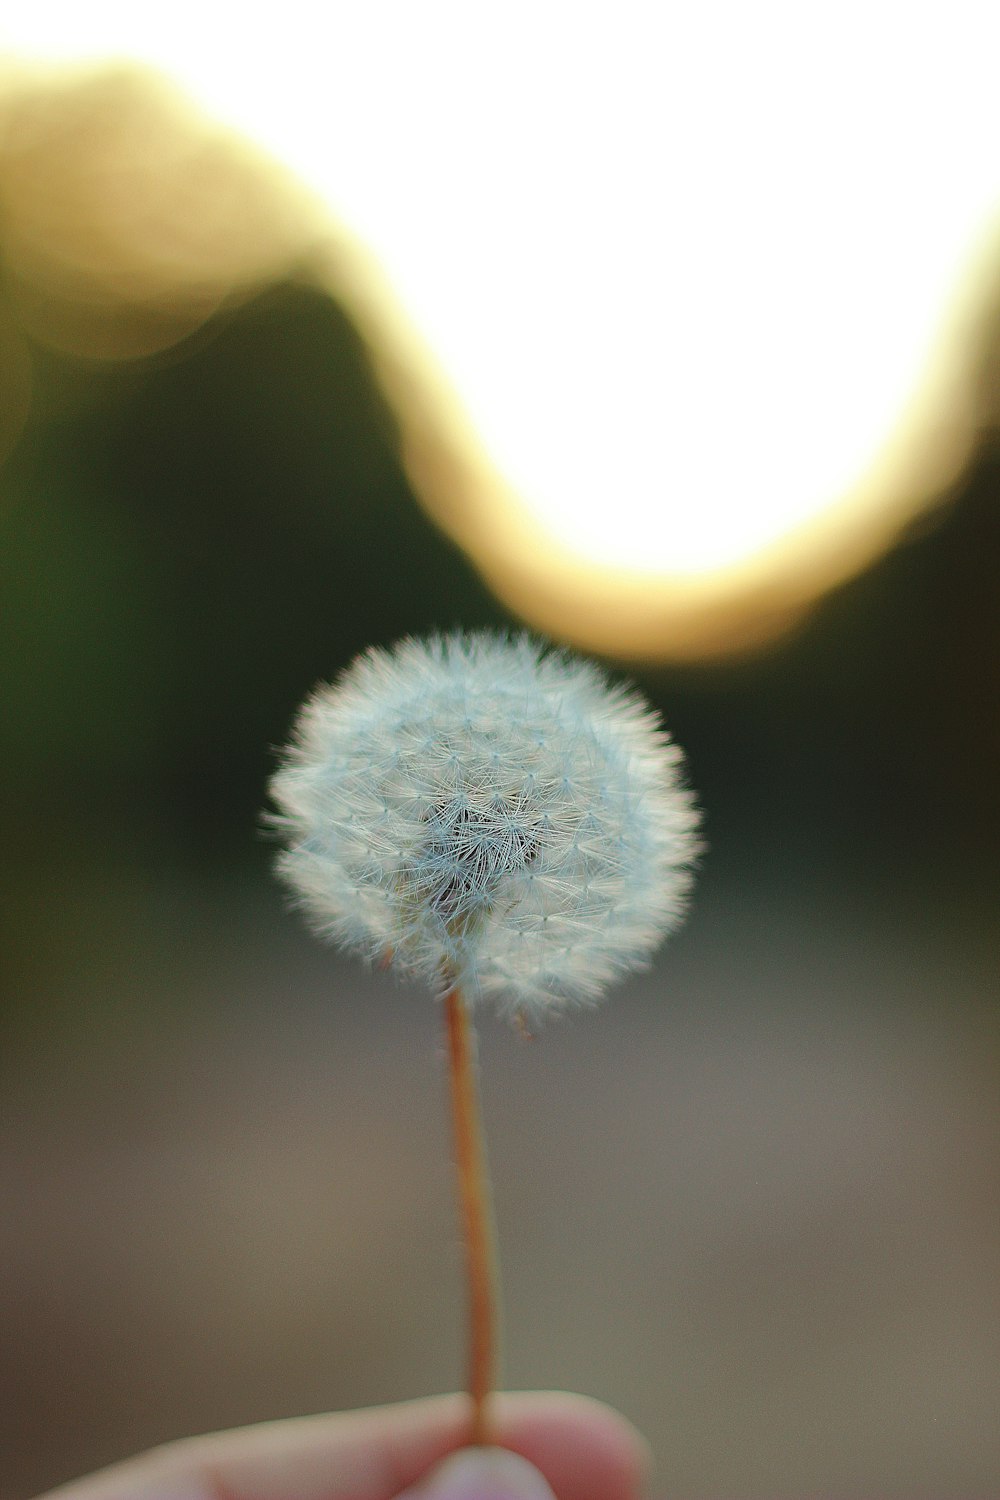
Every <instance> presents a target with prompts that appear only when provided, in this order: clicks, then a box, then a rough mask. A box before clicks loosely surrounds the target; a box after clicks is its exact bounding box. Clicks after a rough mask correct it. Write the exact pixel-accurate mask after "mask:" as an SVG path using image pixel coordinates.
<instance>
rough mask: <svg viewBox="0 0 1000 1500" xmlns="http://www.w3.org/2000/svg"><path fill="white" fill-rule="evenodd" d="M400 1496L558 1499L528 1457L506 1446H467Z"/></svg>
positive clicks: (414, 1499) (420, 1499) (408, 1499)
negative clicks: (512, 1451)
mask: <svg viewBox="0 0 1000 1500" xmlns="http://www.w3.org/2000/svg"><path fill="white" fill-rule="evenodd" d="M397 1500H555V1495H554V1494H553V1493H552V1490H551V1489H550V1488H549V1486H548V1483H547V1482H546V1480H545V1479H544V1478H543V1476H542V1475H541V1474H540V1473H539V1472H538V1470H537V1469H536V1468H535V1467H534V1465H533V1464H529V1463H528V1461H527V1459H524V1458H520V1457H519V1456H518V1455H517V1454H516V1453H510V1452H508V1450H507V1449H506V1448H463V1449H462V1450H461V1451H460V1452H458V1453H453V1454H452V1455H451V1457H450V1458H446V1459H445V1461H444V1463H442V1464H438V1466H437V1467H436V1468H435V1469H432V1470H431V1472H430V1473H429V1474H427V1475H425V1476H424V1478H423V1479H422V1480H421V1481H420V1483H419V1484H416V1485H414V1486H413V1488H412V1489H409V1490H404V1491H403V1493H402V1494H401V1495H399V1496H397Z"/></svg>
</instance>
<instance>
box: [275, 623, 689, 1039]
mask: <svg viewBox="0 0 1000 1500" xmlns="http://www.w3.org/2000/svg"><path fill="white" fill-rule="evenodd" d="M271 794H272V797H273V799H274V801H275V803H276V804H277V806H278V808H279V809H280V814H279V816H278V817H277V818H276V819H275V820H274V821H275V823H276V825H277V826H278V828H279V829H280V830H281V832H282V834H283V836H284V838H285V841H286V844H287V847H286V849H285V852H284V853H283V854H282V855H281V857H280V860H279V869H280V872H281V874H282V876H283V877H284V879H285V880H286V881H287V882H288V884H289V885H290V886H291V888H292V890H293V892H294V894H295V897H296V900H297V901H298V903H299V904H300V905H301V906H302V907H303V908H304V909H305V911H306V912H307V913H308V915H309V917H310V919H311V921H312V922H313V924H314V925H315V927H316V928H317V929H318V930H319V931H320V932H321V933H323V934H324V935H325V936H328V937H330V938H332V939H333V940H335V941H336V942H338V943H341V944H343V945H344V946H346V947H348V948H350V949H353V950H354V951H356V952H360V953H362V954H364V955H366V956H367V957H369V958H370V959H373V960H376V961H382V962H391V964H392V966H393V967H394V968H395V969H396V970H397V971H398V972H399V973H401V974H402V975H404V976H406V977H409V978H416V979H422V980H424V981H426V982H428V983H429V984H430V985H432V986H433V987H435V988H440V987H442V986H445V985H448V984H451V983H457V984H458V985H459V986H460V987H461V988H462V990H463V991H464V993H465V994H466V996H467V997H468V998H469V999H470V1000H476V999H478V998H480V997H489V998H491V999H493V1000H495V1001H496V1003H497V1004H498V1006H499V1007H500V1008H501V1009H506V1010H511V1011H515V1010H525V1011H528V1012H529V1013H532V1014H537V1013H538V1012H539V1011H542V1010H549V1009H551V1008H553V1007H560V1006H564V1005H566V1004H568V1003H571V1002H580V1001H583V1002H588V1001H593V1000H596V999H597V998H598V997H599V996H600V994H601V993H602V991H603V990H604V989H605V988H606V987H607V985H608V984H609V983H611V982H612V981H613V980H615V979H617V978H618V977H619V976H621V975H622V974H624V973H626V972H627V971H628V970H630V969H633V968H637V967H641V966H642V965H643V964H644V963H645V962H647V961H648V959H649V957H650V955H651V954H652V952H653V951H654V949H655V948H656V947H657V946H658V945H659V943H660V942H661V940H662V939H663V938H664V937H665V935H666V934H667V933H668V932H669V931H670V930H671V928H673V927H674V926H676V925H677V923H678V922H679V921H680V919H681V917H682V915H683V911H684V905H685V899H686V896H687V892H688V888H689V885H690V880H691V864H692V860H693V858H694V856H695V854H696V852H697V847H698V843H697V837H696V832H695V830H696V828H697V824H698V814H697V812H696V810H695V807H694V803H693V800H692V797H691V795H690V793H689V792H688V791H687V790H686V789H685V787H684V785H683V783H682V780H681V756H680V752H679V751H678V749H677V748H676V746H675V745H673V744H672V743H671V741H670V739H669V737H668V736H667V734H666V732H665V731H664V730H663V728H662V727H661V726H660V724H659V721H658V719H657V717H656V715H655V714H654V713H653V711H652V710H651V709H650V708H649V706H648V705H647V704H646V703H644V702H643V700H642V699H641V698H640V697H639V695H638V694H637V693H636V692H635V691H634V690H632V689H629V688H626V687H622V686H615V685H612V684H610V683H609V682H608V681H607V680H606V679H605V677H604V675H603V674H602V673H601V672H600V671H599V670H598V668H596V667H595V666H593V665H592V664H591V663H589V662H586V661H581V660H579V659H576V658H574V657H571V656H569V655H567V654H565V653H563V652H560V651H555V650H550V649H547V648H546V647H544V646H543V645H541V644H539V643H538V642H536V641H534V640H532V639H531V638H530V637H528V636H519V637H515V638H513V639H511V638H509V637H507V636H503V635H495V634H488V633H477V634H468V635H463V634H459V635H450V636H435V637H432V638H431V639H429V640H426V641H424V640H405V641H402V642H401V643H400V644H398V645H397V646H395V647H394V648H393V649H392V650H389V651H384V650H380V649H375V650H371V651H368V652H366V653H365V654H364V655H363V656H361V657H359V658H358V659H357V660H356V661H355V662H354V663H353V664H352V665H351V666H350V667H349V668H348V669H347V670H346V671H345V672H344V674H343V675H342V676H341V677H340V679H339V680H338V681H337V682H336V683H334V685H333V686H332V687H321V688H320V689H318V691H317V692H315V693H314V694H313V696H312V697H311V698H310V699H309V700H308V701H307V702H306V704H305V706H304V708H303V709H302V712H301V715H300V717H299V721H298V724H297V726H296V730H295V735H294V738H293V741H292V744H291V745H290V746H289V748H288V749H287V751H286V752H285V754H284V757H283V762H282V766H281V769H280V770H279V771H278V773H277V775H276V776H275V777H274V779H273V781H272V783H271Z"/></svg>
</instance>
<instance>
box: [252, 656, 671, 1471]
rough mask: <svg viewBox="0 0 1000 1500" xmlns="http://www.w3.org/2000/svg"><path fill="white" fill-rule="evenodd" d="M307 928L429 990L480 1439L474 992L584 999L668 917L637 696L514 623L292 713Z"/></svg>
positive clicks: (291, 752) (286, 761) (664, 850)
mask: <svg viewBox="0 0 1000 1500" xmlns="http://www.w3.org/2000/svg"><path fill="white" fill-rule="evenodd" d="M271 793H272V796H273V799H274V801H275V803H276V804H277V807H278V808H279V809H280V812H279V815H278V817H277V818H276V819H275V820H274V821H275V823H276V825H277V827H278V828H279V829H280V831H281V833H282V835H283V837H284V840H285V844H286V847H285V850H284V852H283V853H282V855H281V857H280V860H279V869H280V872H281V874H282V876H283V878H284V879H285V880H286V881H287V883H288V884H289V885H290V887H291V889H292V891H293V893H294V896H295V899H296V900H297V902H298V903H299V904H300V905H301V906H302V908H303V909H304V910H305V912H306V913H307V915H308V917H309V919H310V921H311V922H312V923H313V925H314V926H315V927H316V928H317V930H318V931H319V932H320V933H321V934H323V935H324V936H326V937H329V938H331V939H333V940H334V941H336V942H338V943H340V944H342V945H343V946H345V947H347V948H349V949H351V950H353V951H355V952H358V953H360V954H362V955H363V956H365V957H367V958H368V959H369V960H372V961H375V962H378V963H380V964H384V965H387V966H388V965H391V966H392V968H393V969H394V970H395V971H397V972H398V973H399V974H400V975H401V976H403V977H406V978H410V979H419V980H422V981H424V982H425V983H426V984H427V985H429V986H430V987H431V988H432V989H434V990H435V991H437V992H438V993H439V994H440V995H441V996H442V998H443V999H444V1001H445V1008H446V1015H447V1022H448V1035H449V1055H450V1062H451V1081H452V1105H453V1116H454V1126H455V1138H456V1147H457V1155H458V1165H459V1179H460V1193H461V1201H462V1209H463V1217H464V1227H465V1235H466V1244H467V1257H468V1268H469V1276H470V1296H471V1364H470V1382H469V1384H470V1391H471V1393H472V1397H473V1408H474V1410H473V1441H476V1442H480V1441H484V1440H485V1436H484V1435H485V1433H486V1432H487V1430H488V1429H487V1423H486V1417H485V1404H486V1399H487V1396H488V1393H489V1390H490V1388H491V1376H492V1369H491V1367H492V1364H493V1359H494V1348H493V1346H494V1339H495V1334H494V1326H495V1311H494V1304H495V1291H494V1281H495V1275H494V1271H493V1266H492V1239H491V1234H490V1212H489V1206H488V1192H487V1186H486V1175H485V1167H484V1163H483V1155H482V1146H481V1138H480V1129H479V1115H478V1104H477V1101H476V1095H475V1077H474V1066H473V1055H474V1046H473V1041H472V1037H471V1033H470V1025H469V1016H468V1009H467V1007H468V1005H471V1004H475V1003H476V1002H479V1001H481V1000H488V1001H491V1002H492V1003H493V1004H494V1005H496V1006H497V1007H498V1008H499V1009H500V1010H501V1011H507V1012H510V1013H513V1014H515V1015H517V1016H519V1017H523V1016H525V1015H527V1016H529V1017H537V1016H539V1015H540V1014H542V1013H544V1012H547V1011H552V1010H559V1009H563V1008H565V1007H567V1006H570V1005H572V1004H574V1003H576V1004H579V1003H585V1004H586V1003H592V1002H594V1001H596V1000H597V999H598V998H599V997H600V996H601V994H602V993H603V992H604V991H605V990H606V988H607V987H608V985H609V984H611V983H612V982H614V981H615V980H617V979H619V978H620V977H621V976H623V975H624V974H626V973H627V972H629V971H630V970H632V969H635V968H637V967H640V966H642V965H643V964H645V963H647V962H648V961H649V959H650V957H651V955H652V953H653V952H654V951H655V949H656V948H657V946H658V945H659V943H660V942H661V941H662V939H663V938H664V937H665V936H666V934H667V933H668V932H669V931H670V930H671V929H672V928H673V927H675V926H676V925H677V923H678V922H679V921H680V919H681V917H682V916H683V913H684V909H685V902H686V898H687V894H688V889H689V886H690V881H691V866H692V861H693V858H694V856H695V854H696V852H697V847H698V844H697V834H696V829H697V823H698V815H697V812H696V810H695V807H694V802H693V799H692V797H691V794H690V793H689V792H688V790H687V789H686V787H685V785H684V782H683V779H682V768H681V756H680V752H679V751H678V750H677V748H676V746H675V745H674V744H673V743H672V742H671V740H670V738H669V736H668V735H667V734H666V732H665V730H664V729H663V728H662V726H661V725H660V723H659V720H658V718H657V717H656V715H655V714H654V713H653V712H652V710H651V709H650V708H649V706H648V705H647V704H646V703H645V702H644V701H643V700H642V698H641V697H640V696H639V695H638V693H636V692H635V691H634V690H633V689H630V688H628V687H625V686H621V685H615V684H612V683H611V682H609V681H608V679H607V678H606V677H605V676H604V674H603V673H602V672H601V671H600V670H599V669H598V668H597V667H595V666H594V665H592V664H591V663H589V662H585V661H581V660H579V659H576V658H574V657H571V656H569V655H568V654H566V653H563V652H560V651H556V650H552V649H549V648H546V647H545V646H543V645H541V644H540V643H538V642H537V641H535V640H533V639H532V638H530V637H528V636H518V637H515V638H509V637H507V636H504V635H497V634H489V633H480V634H455V635H449V636H435V637H432V638H431V639H429V640H426V641H420V640H405V641H403V642H401V643H400V644H399V645H397V646H396V647H395V648H393V649H392V650H389V651H385V650H380V649H377V650H371V651H369V652H367V653H366V654H364V655H363V656H361V657H359V658H358V659H357V660H356V661H355V662H354V663H353V664H352V665H351V666H350V667H349V668H348V669H347V671H346V672H344V674H343V675H342V676H341V677H340V678H339V680H338V681H337V682H335V683H334V684H333V686H331V687H322V688H320V689H319V690H318V691H317V692H316V693H315V694H314V695H313V696H312V697H311V698H310V699H309V700H308V702H307V703H306V705H305V707H304V708H303V710H302V713H301V715H300V718H299V721H298V724H297V726H296V731H295V735H294V738H293V741H292V744H291V745H290V747H289V748H288V750H287V751H286V752H285V755H284V758H283V763H282V766H281V768H280V770H279V771H278V773H277V774H276V776H275V777H274V779H273V781H272V783H271Z"/></svg>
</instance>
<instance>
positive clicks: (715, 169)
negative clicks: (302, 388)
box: [0, 0, 1000, 655]
mask: <svg viewBox="0 0 1000 1500" xmlns="http://www.w3.org/2000/svg"><path fill="white" fill-rule="evenodd" d="M233 15H234V13H233V12H232V11H231V10H230V9H229V8H220V9H219V10H213V8H212V7H211V6H203V5H199V6H194V5H190V6H188V5H184V4H180V5H173V6H170V7H143V6H135V5H132V4H129V5H124V4H121V5H116V4H111V3H104V4H102V3H100V0H98V3H95V4H91V5H88V6H87V7H86V8H84V9H81V8H79V7H77V6H70V5H69V4H67V3H57V0H49V3H46V0H36V3H35V4H34V5H32V6H31V7H30V8H28V7H25V9H24V13H23V14H22V15H21V16H19V17H17V18H16V19H15V20H13V21H11V20H8V21H7V23H6V27H5V32H6V37H5V35H4V32H3V31H0V43H3V42H4V41H5V40H6V43H7V45H8V47H9V49H10V50H11V51H15V50H17V51H20V52H22V53H25V52H27V53H31V52H35V53H37V54H38V55H45V56H51V55H53V53H54V52H58V53H59V54H60V55H62V56H64V57H67V58H72V59H79V58H83V57H88V56H89V57H105V56H108V55H122V54H127V55H129V56H133V57H137V58H140V59H144V60H148V61H151V62H154V63H156V64H157V65H158V66H159V67H162V68H163V69H165V70H166V71H167V72H168V73H169V74H170V75H171V76H173V77H175V78H177V79H178V80H180V81H181V82H182V83H183V84H184V86H185V87H186V88H187V89H188V90H190V91H191V93H192V94H193V96H194V97H195V98H196V99H198V100H199V101H200V102H201V103H202V104H203V105H204V106H205V107H206V108H207V109H209V110H210V111H211V113H212V114H213V115H214V116H215V117H216V118H218V119H220V120H222V121H224V122H225V123H227V124H229V125H233V126H235V127H237V128H238V129H239V130H241V131H245V132H246V133H247V134H248V135H249V136H250V137H251V138H253V139H255V140H256V141H258V142H259V143H261V144H262V145H263V146H265V147H266V148H267V149H268V150H269V151H270V152H271V153H272V154H273V155H274V156H275V157H276V158H277V159H279V160H281V161H284V162H286V163H287V164H289V165H290V166H291V167H293V168H294V169H295V171H296V172H297V173H298V174H299V176H300V177H301V178H302V179H303V180H304V181H305V182H306V183H307V184H308V185H309V186H310V187H311V188H312V189H314V190H316V191H317V193H318V194H320V195H321V196H322V198H323V199H324V200H325V201H326V203H327V204H328V205H329V206H330V208H331V210H332V211H333V213H334V214H335V215H336V217H337V219H338V220H339V221H340V222H342V223H344V224H346V225H348V226H350V229H351V232H352V234H353V235H355V236H356V237H357V238H358V240H359V241H360V242H361V243H363V244H364V245H366V246H367V247H369V249H370V251H371V253H372V256H373V257H374V261H375V263H376V264H377V266H378V267H379V271H378V273H377V275H378V277H379V278H380V281H378V282H377V281H376V275H375V273H374V272H372V273H371V274H370V275H367V276H365V275H363V274H362V267H361V262H360V261H359V262H358V266H357V267H356V270H355V273H354V276H353V283H352V284H353V289H354V293H355V296H356V302H357V310H358V313H359V318H360V321H361V322H362V324H366V323H367V331H368V332H369V333H370V335H371V337H372V341H373V344H374V345H375V347H376V350H377V351H378V352H379V355H380V358H381V359H382V363H383V375H384V378H385V379H386V381H387V383H388V386H389V387H390V389H391V391H392V392H393V394H394V398H395V400H396V402H397V405H398V406H399V407H400V410H401V412H402V416H403V427H404V434H405V436H406V441H407V452H408V456H409V461H410V464H411V470H412V472H413V474H414V477H415V479H416V481H417V483H418V485H419V487H420V489H421V492H422V494H423V497H424V499H425V501H426V502H427V503H428V505H429V506H430V507H431V509H432V510H434V512H435V513H436V514H437V515H438V517H439V519H440V520H441V521H442V524H444V525H445V526H446V527H447V528H448V529H450V530H451V531H452V532H453V534H455V535H456V536H457V537H458V539H459V540H460V541H461V543H462V544H463V545H464V546H466V547H467V548H468V549H469V551H470V552H471V553H472V555H473V556H474V558H475V559H476V561H477V562H478V563H479V565H480V566H481V567H482V569H483V570H484V572H485V573H486V574H487V575H488V577H489V578H490V580H491V582H492V583H493V584H494V586H495V587H496V588H497V589H498V590H499V592H501V593H502V594H503V595H504V596H505V597H506V598H507V599H508V600H509V601H510V602H512V603H513V604H514V605H515V607H517V608H518V609H519V610H521V611H522V612H523V613H524V614H525V615H526V616H527V617H528V618H529V619H531V620H532V621H533V622H534V623H536V624H538V625H541V626H543V627H544V628H547V629H549V630H552V631H554V632H555V633H557V634H563V635H574V636H576V637H577V638H578V639H581V640H584V641H585V643H586V644H588V645H590V646H597V647H603V648H604V649H613V650H618V651H621V652H624V653H632V654H650V655H657V654H672V653H673V654H685V653H687V652H690V651H705V650H732V649H738V648H739V646H740V645H741V644H744V643H747V642H749V641H751V640H757V639H760V638H762V637H764V636H766V635H768V634H770V633H773V631H774V630H776V629H778V628H781V626H782V625H783V624H785V623H787V621H788V620H789V619H790V618H792V617H793V616H794V615H795V614H796V613H797V612H798V611H799V610H801V608H802V607H804V606H805V605H806V604H807V603H808V601H809V600H810V599H811V598H812V597H813V596H814V595H815V593H816V591H817V590H818V589H821V588H824V587H827V586H829V584H830V583H832V582H835V581H837V579H839V578H842V577H844V576H846V575H847V574H848V573H850V572H851V571H852V570H854V569H856V568H857V567H860V566H863V565H864V563H865V562H866V561H867V560H868V559H869V558H870V557H871V556H872V555H873V554H874V553H875V552H876V551H877V550H878V549H879V548H881V547H882V546H884V545H886V544H887V543H889V542H890V541H891V540H892V538H893V536H894V535H895V534H896V533H897V532H898V529H899V528H900V526H901V525H902V524H904V522H905V520H906V518H907V517H908V516H910V515H912V513H913V511H914V510H915V509H916V508H918V507H919V506H921V505H922V504H925V503H926V502H927V501H928V500H929V499H930V498H932V497H933V496H934V494H935V493H936V492H938V491H939V490H940V488H941V486H942V485H944V484H946V483H947V482H948V481H949V480H950V479H951V478H952V477H953V476H954V474H955V473H956V472H957V470H958V468H959V467H960V465H961V463H962V462H963V461H964V458H965V456H966V454H967V451H968V447H969V443H970V440H971V436H972V433H971V418H970V415H969V402H968V392H967V389H966V386H967V380H968V373H967V369H966V366H967V362H968V350H967V340H966V331H967V330H966V326H965V321H964V319H965V316H966V313H967V310H968V309H969V308H970V307H972V308H975V306H976V297H977V295H978V291H977V286H976V283H975V280H974V279H970V274H971V273H970V266H971V264H972V257H973V255H974V254H975V253H976V249H977V247H978V246H980V245H982V243H983V242H984V237H985V236H986V234H987V232H988V230H989V228H990V226H991V224H992V218H993V215H994V212H995V208H996V204H997V201H998V199H1000V161H998V158H997V154H996V150H995V124H994V121H993V118H992V115H993V105H992V100H993V97H994V92H995V90H994V79H993V71H994V59H995V56H996V43H997V42H998V41H1000V22H998V21H997V20H996V19H995V18H994V17H993V15H992V14H991V11H990V9H989V7H982V6H981V5H979V4H976V5H972V4H964V5H963V4H957V5H953V6H950V7H947V8H945V7H912V6H908V5H903V4H886V3H881V4H880V3H877V0H876V3H867V4H847V5H844V6H840V7H837V9H836V12H835V13H830V14H825V15H824V16H822V17H820V16H819V15H818V14H817V13H816V12H815V11H813V10H811V9H810V8H809V7H802V6H801V5H793V4H774V3H772V4H770V5H765V6H764V7H763V8H762V7H760V6H754V7H745V6H740V5H737V4H735V3H733V4H731V5H725V6H723V7H721V8H720V7H697V6H685V7H676V8H672V7H663V6H659V5H654V4H645V5H631V6H630V5H625V6H623V7H620V8H617V9H615V11H614V12H613V13H612V12H611V11H606V10H604V9H602V8H594V9H587V8H581V7H577V6H574V7H570V6H569V5H568V4H548V5H544V4H543V5H541V6H532V7H520V6H517V5H514V6H513V7H511V6H506V7H504V8H503V10H502V11H499V10H493V9H491V8H484V7H475V6H472V7H470V6H467V5H461V4H442V3H432V4H429V5H421V6H404V5H400V4H389V3H371V4H366V5H356V6H350V7H342V8H341V7H333V8H330V9H329V10H326V9H317V8H315V7H313V6H305V5H303V4H299V3H291V4H288V5H286V6H284V7H283V8H282V9H281V11H280V12H279V13H276V12H274V11H273V10H269V11H267V12H266V13H264V12H261V13H260V15H259V16H257V15H256V14H255V13H253V12H244V13H241V14H240V18H239V24H238V27H236V26H234V24H233ZM53 39H57V42H56V43H54V41H53ZM341 269H342V268H341ZM379 286H382V287H384V288H385V289H386V290H385V291H380V290H379ZM389 289H391V292H390V290H389ZM390 295H391V297H392V299H393V305H394V306H395V307H398V308H400V309H403V310H405V317H406V323H405V325H404V323H403V321H402V317H401V316H399V315H397V314H395V313H394V312H392V311H391V310H390V307H389V302H388V297H389V296H390ZM415 390H416V391H417V393H418V394H417V395H416V396H415V395H414V391H415ZM420 392H423V396H422V397H421V396H420V394H419V393H420ZM417 403H420V409H419V410H418V409H417ZM764 601H766V607H765V602H764ZM605 616H606V618H605ZM727 618H728V624H727V623H726V619H727ZM685 622H686V623H685Z"/></svg>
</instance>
